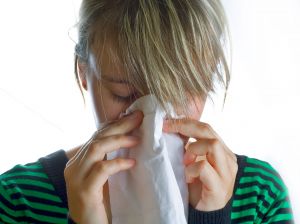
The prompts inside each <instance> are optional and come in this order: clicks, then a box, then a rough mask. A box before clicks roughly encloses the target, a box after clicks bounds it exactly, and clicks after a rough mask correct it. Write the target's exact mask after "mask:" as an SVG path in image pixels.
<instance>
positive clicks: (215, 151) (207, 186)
mask: <svg viewBox="0 0 300 224" xmlns="http://www.w3.org/2000/svg"><path fill="white" fill-rule="evenodd" d="M163 131H165V132H170V133H178V134H180V135H181V136H183V137H184V138H186V139H187V140H188V139H189V138H190V137H191V138H195V139H196V141H195V142H188V143H187V144H186V145H185V149H186V151H185V154H184V164H185V176H186V181H187V183H188V188H189V203H190V204H191V205H192V206H193V207H194V208H195V209H197V210H200V211H214V210H218V209H222V208H224V207H225V205H226V204H227V202H228V201H229V200H230V199H231V197H232V194H233V188H234V183H235V177H236V173H237V170H238V165H237V159H236V156H235V154H234V153H232V152H231V151H230V149H229V148H228V147H227V146H226V145H225V144H224V142H223V141H222V140H221V138H220V137H219V136H218V135H217V134H216V133H215V132H214V130H213V129H212V128H211V127H210V126H209V125H208V124H206V123H203V122H200V121H197V120H193V119H187V118H184V119H173V120H165V122H164V127H163ZM201 157H202V159H200V160H199V158H201Z"/></svg>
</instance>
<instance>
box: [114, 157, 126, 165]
mask: <svg viewBox="0 0 300 224" xmlns="http://www.w3.org/2000/svg"><path fill="white" fill-rule="evenodd" d="M115 163H116V165H117V166H118V167H122V166H123V165H124V160H123V159H120V158H117V159H116V160H115Z"/></svg>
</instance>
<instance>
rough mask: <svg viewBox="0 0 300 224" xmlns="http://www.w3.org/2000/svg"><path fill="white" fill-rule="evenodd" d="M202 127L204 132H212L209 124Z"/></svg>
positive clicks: (203, 124)
mask: <svg viewBox="0 0 300 224" xmlns="http://www.w3.org/2000/svg"><path fill="white" fill-rule="evenodd" d="M202 127H203V129H204V130H207V131H210V130H211V126H210V125H209V124H208V123H202Z"/></svg>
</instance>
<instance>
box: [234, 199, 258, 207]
mask: <svg viewBox="0 0 300 224" xmlns="http://www.w3.org/2000/svg"><path fill="white" fill-rule="evenodd" d="M251 203H257V197H255V196H253V197H249V198H245V199H240V200H237V199H236V200H234V201H233V203H232V207H239V206H241V205H248V204H251Z"/></svg>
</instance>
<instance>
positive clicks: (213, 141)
mask: <svg viewBox="0 0 300 224" xmlns="http://www.w3.org/2000/svg"><path fill="white" fill-rule="evenodd" d="M210 145H211V147H212V150H214V151H216V150H217V149H218V148H219V147H220V141H219V140H218V139H216V138H214V139H211V140H210Z"/></svg>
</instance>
